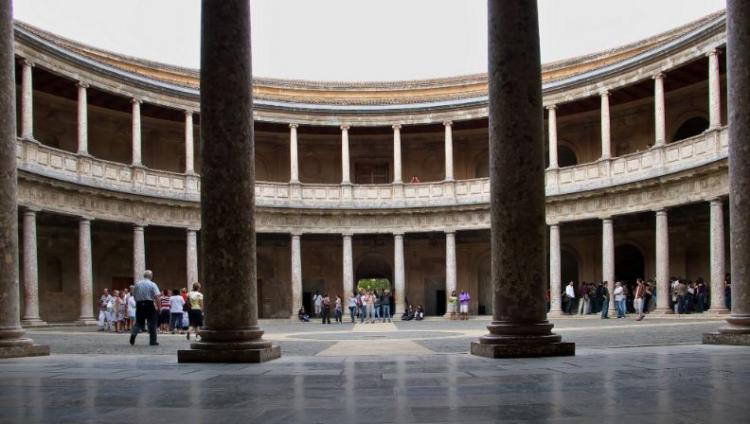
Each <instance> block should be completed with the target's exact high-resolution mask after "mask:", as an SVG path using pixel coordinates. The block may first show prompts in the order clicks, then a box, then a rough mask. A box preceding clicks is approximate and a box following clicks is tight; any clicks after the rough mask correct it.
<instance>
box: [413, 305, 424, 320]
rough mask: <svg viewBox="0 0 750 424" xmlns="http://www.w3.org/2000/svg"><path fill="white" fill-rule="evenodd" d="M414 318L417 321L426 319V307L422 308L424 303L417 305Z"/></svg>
mask: <svg viewBox="0 0 750 424" xmlns="http://www.w3.org/2000/svg"><path fill="white" fill-rule="evenodd" d="M414 319H415V320H417V321H422V320H423V319H424V309H423V308H422V305H417V310H416V311H415V312H414Z"/></svg>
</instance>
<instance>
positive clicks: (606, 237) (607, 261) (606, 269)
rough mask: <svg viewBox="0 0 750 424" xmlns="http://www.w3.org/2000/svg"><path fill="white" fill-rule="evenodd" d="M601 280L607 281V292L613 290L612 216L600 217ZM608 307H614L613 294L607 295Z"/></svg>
mask: <svg viewBox="0 0 750 424" xmlns="http://www.w3.org/2000/svg"><path fill="white" fill-rule="evenodd" d="M602 281H606V282H607V288H608V289H609V293H610V294H612V293H614V291H615V232H614V225H613V223H612V218H604V219H602ZM609 297H610V299H609V309H610V311H612V310H613V309H614V304H615V303H614V295H610V296H609Z"/></svg>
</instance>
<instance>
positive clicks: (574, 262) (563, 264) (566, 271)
mask: <svg viewBox="0 0 750 424" xmlns="http://www.w3.org/2000/svg"><path fill="white" fill-rule="evenodd" d="M578 278H579V277H578V258H576V255H575V254H574V253H573V252H571V251H569V250H565V249H561V250H560V279H561V280H562V284H563V287H564V286H565V285H567V284H568V283H569V282H571V281H575V282H576V283H578V282H579V280H578Z"/></svg>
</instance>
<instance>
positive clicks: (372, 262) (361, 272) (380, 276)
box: [354, 252, 393, 292]
mask: <svg viewBox="0 0 750 424" xmlns="http://www.w3.org/2000/svg"><path fill="white" fill-rule="evenodd" d="M360 280H387V281H388V286H391V287H390V289H391V292H393V287H392V283H393V269H392V268H391V265H390V263H389V262H388V259H387V258H386V257H385V256H384V255H381V254H379V253H372V252H370V253H365V254H364V255H362V256H361V257H360V258H359V260H358V261H357V266H356V268H355V271H354V283H355V289H356V286H357V283H359V281H360ZM380 285H382V284H379V285H378V286H380Z"/></svg>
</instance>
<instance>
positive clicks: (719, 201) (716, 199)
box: [708, 196, 724, 205]
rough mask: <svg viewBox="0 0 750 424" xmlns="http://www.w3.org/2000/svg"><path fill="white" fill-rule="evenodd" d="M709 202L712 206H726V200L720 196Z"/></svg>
mask: <svg viewBox="0 0 750 424" xmlns="http://www.w3.org/2000/svg"><path fill="white" fill-rule="evenodd" d="M708 202H709V203H710V204H712V205H713V204H716V203H718V204H721V205H723V204H724V198H723V197H720V196H719V197H714V198H713V199H708Z"/></svg>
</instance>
